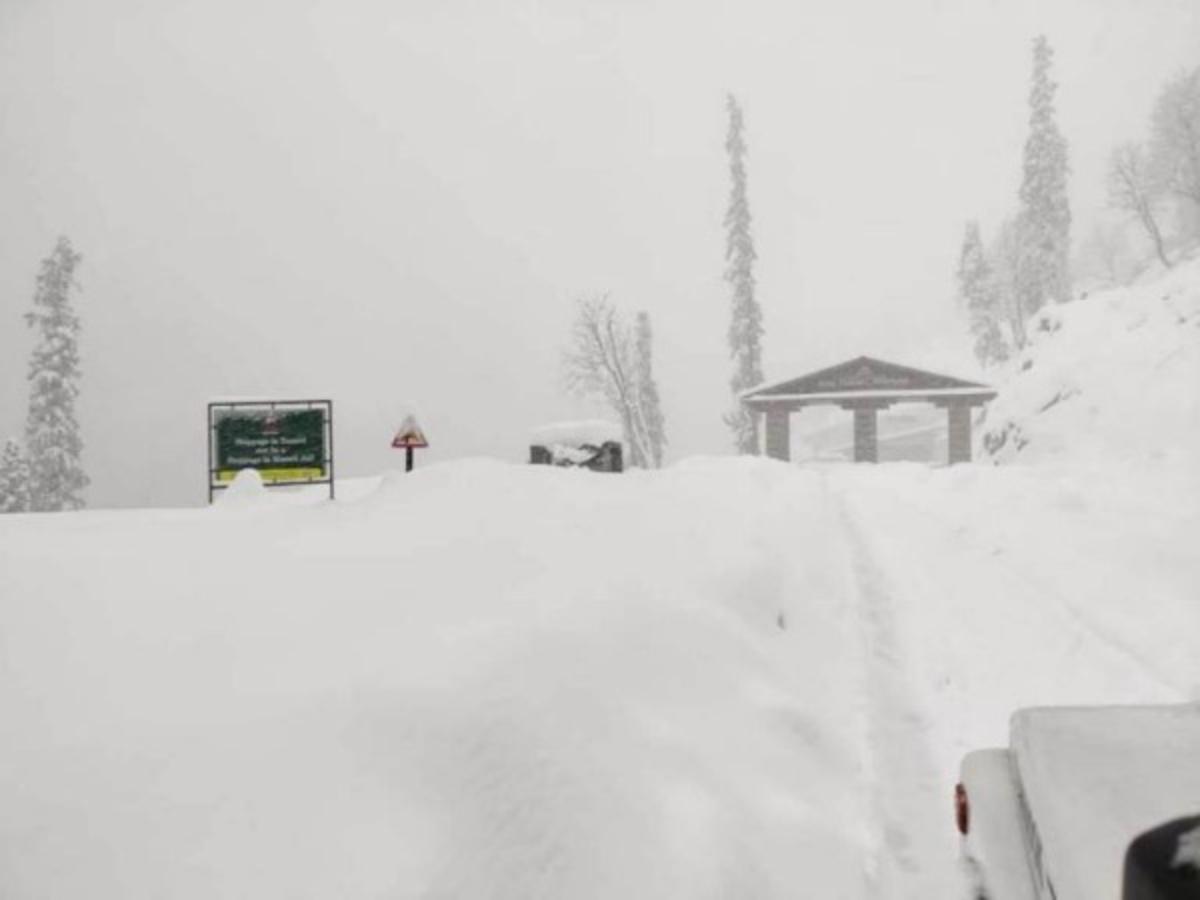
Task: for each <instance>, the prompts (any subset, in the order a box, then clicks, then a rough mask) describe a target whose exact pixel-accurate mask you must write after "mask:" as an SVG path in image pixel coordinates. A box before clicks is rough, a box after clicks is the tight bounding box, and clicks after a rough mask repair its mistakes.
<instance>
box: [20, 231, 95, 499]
mask: <svg viewBox="0 0 1200 900" xmlns="http://www.w3.org/2000/svg"><path fill="white" fill-rule="evenodd" d="M81 261H82V257H81V256H80V255H79V254H78V253H76V252H75V250H74V248H73V247H72V246H71V242H70V240H68V239H67V238H65V237H60V238H59V239H58V242H57V243H56V244H55V246H54V250H53V251H52V252H51V253H50V255H49V256H48V257H46V259H44V260H43V261H42V264H41V269H40V270H39V272H38V276H37V284H36V287H35V290H34V295H33V308H32V309H31V310H30V311H29V312H27V313H26V314H25V322H26V324H27V325H28V326H29V327H30V328H31V329H33V331H34V335H35V344H34V348H33V352H32V354H31V356H30V359H29V370H28V381H29V409H28V413H27V415H26V420H25V443H24V446H23V447H22V445H21V444H20V443H18V442H17V441H16V440H15V439H13V438H9V439H8V440H7V441H6V442H5V444H4V450H3V452H2V453H0V512H53V511H60V510H71V509H81V508H82V507H83V505H84V499H83V490H84V488H86V487H87V485H88V478H87V475H86V474H85V473H84V470H83V463H82V454H83V439H82V436H81V435H80V429H79V422H78V420H77V418H76V415H75V401H76V399H77V398H78V396H79V381H80V367H79V330H80V323H79V317H78V315H76V313H75V310H74V308H73V307H72V304H71V294H72V291H74V290H77V288H78V284H77V283H76V281H75V271H76V269H77V268H78V267H79V264H80V262H81Z"/></svg>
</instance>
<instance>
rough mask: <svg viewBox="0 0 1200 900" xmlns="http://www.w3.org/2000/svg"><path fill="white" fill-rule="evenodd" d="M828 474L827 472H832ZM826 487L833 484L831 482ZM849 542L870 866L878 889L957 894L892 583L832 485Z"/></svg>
mask: <svg viewBox="0 0 1200 900" xmlns="http://www.w3.org/2000/svg"><path fill="white" fill-rule="evenodd" d="M826 478H828V476H826ZM826 489H827V490H829V486H828V482H826ZM832 493H833V496H834V500H835V509H836V511H837V515H838V518H839V519H840V522H839V523H838V524H839V525H840V531H841V533H842V535H843V540H844V547H845V564H846V581H847V598H848V600H850V601H851V602H852V603H853V604H854V607H855V614H856V616H857V619H858V625H859V632H860V637H861V640H862V677H863V694H864V715H865V737H866V744H867V746H866V753H865V758H866V763H867V765H868V767H869V768H868V772H867V778H868V804H869V807H870V808H871V812H872V813H873V815H874V818H875V822H876V825H877V827H878V829H879V830H878V834H877V835H876V844H875V847H874V853H875V858H874V860H873V864H872V865H871V867H870V870H869V872H868V874H869V877H870V878H871V880H872V883H873V884H872V888H873V889H872V892H871V894H872V896H873V897H880V898H916V897H938V896H945V897H949V896H954V895H955V888H954V886H953V884H954V882H953V871H954V869H953V859H952V858H951V857H950V856H949V855H948V854H947V852H946V843H945V842H944V841H939V840H937V835H939V834H941V833H942V832H944V831H945V820H946V816H945V815H943V813H944V812H945V807H946V803H945V802H941V801H942V800H943V799H944V797H943V795H944V794H945V791H944V790H943V787H944V786H943V785H941V783H940V779H939V777H938V769H937V766H936V764H935V763H934V758H933V755H932V754H931V753H930V751H929V747H928V743H927V736H926V735H927V732H928V718H927V716H926V714H925V712H924V711H923V710H922V708H921V706H920V704H919V703H918V702H917V700H916V693H915V691H914V689H913V687H912V675H911V672H910V670H909V667H908V664H907V660H906V656H905V649H904V647H903V645H902V642H901V640H900V637H899V631H898V628H897V625H896V621H895V613H894V604H893V602H892V595H893V593H894V588H893V585H892V583H891V581H890V579H889V578H888V576H887V573H886V572H885V570H884V568H883V566H882V564H881V563H880V562H879V560H878V558H877V556H876V554H875V553H874V552H873V551H872V548H871V542H870V538H869V537H868V532H867V530H866V528H864V526H863V525H862V524H860V523H859V522H858V521H857V520H856V518H855V516H854V514H853V512H852V510H851V508H850V505H849V503H848V502H847V500H846V498H845V496H844V495H843V494H842V493H841V492H840V491H837V490H834V491H833V492H832Z"/></svg>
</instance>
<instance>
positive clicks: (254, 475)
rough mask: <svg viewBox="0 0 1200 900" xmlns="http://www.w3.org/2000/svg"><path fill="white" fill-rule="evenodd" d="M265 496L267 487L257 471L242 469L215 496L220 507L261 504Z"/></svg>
mask: <svg viewBox="0 0 1200 900" xmlns="http://www.w3.org/2000/svg"><path fill="white" fill-rule="evenodd" d="M266 496H267V487H266V485H265V484H264V483H263V479H262V475H260V474H259V472H258V469H242V470H241V471H240V472H238V473H237V475H235V476H234V477H233V481H231V482H229V486H228V487H227V488H225V490H223V491H221V492H220V493H219V494H218V495H217V497H216V502H217V503H219V504H220V505H221V506H251V505H254V504H257V503H261V502H262V501H263V499H264V498H265V497H266Z"/></svg>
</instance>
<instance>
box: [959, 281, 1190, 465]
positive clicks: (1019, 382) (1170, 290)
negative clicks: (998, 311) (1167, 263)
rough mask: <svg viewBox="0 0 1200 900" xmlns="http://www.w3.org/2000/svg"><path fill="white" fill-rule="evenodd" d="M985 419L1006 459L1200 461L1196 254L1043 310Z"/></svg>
mask: <svg viewBox="0 0 1200 900" xmlns="http://www.w3.org/2000/svg"><path fill="white" fill-rule="evenodd" d="M1032 334H1033V341H1032V344H1031V346H1030V347H1028V348H1027V349H1026V351H1025V352H1024V353H1023V354H1022V355H1021V356H1020V357H1019V358H1017V359H1016V360H1014V361H1013V362H1012V363H1011V364H1010V365H1009V366H1008V367H1007V368H1006V369H1005V370H1004V371H1003V372H1002V374H1001V376H1000V378H999V379H998V381H997V383H998V385H999V387H1000V396H999V397H998V398H997V399H996V401H995V402H993V403H992V404H991V405H990V406H989V407H988V409H987V412H986V416H985V418H984V421H983V427H982V428H981V429H980V432H981V434H980V435H979V447H980V450H981V451H982V454H983V456H984V457H986V458H989V459H991V460H993V461H995V462H1000V463H1013V462H1019V463H1033V462H1039V463H1043V462H1067V461H1072V462H1081V463H1103V462H1119V463H1123V464H1133V465H1141V464H1150V465H1155V466H1159V465H1163V464H1173V465H1184V466H1188V465H1190V466H1192V467H1195V466H1196V460H1197V459H1200V390H1198V387H1200V258H1196V259H1192V260H1191V261H1189V262H1185V263H1183V264H1181V265H1179V266H1177V267H1176V268H1174V269H1173V270H1171V271H1169V272H1166V273H1162V272H1155V273H1154V274H1153V275H1151V276H1147V277H1145V278H1144V279H1143V280H1142V282H1141V283H1139V284H1136V285H1133V286H1130V287H1122V288H1111V289H1107V290H1098V291H1095V292H1093V293H1091V294H1089V295H1088V296H1086V297H1085V298H1083V299H1081V300H1078V301H1076V302H1074V303H1069V304H1066V305H1064V306H1059V307H1054V308H1052V309H1049V310H1047V311H1045V312H1044V314H1043V315H1042V316H1041V317H1040V319H1039V320H1038V321H1037V323H1036V326H1035V328H1034V329H1033V332H1032Z"/></svg>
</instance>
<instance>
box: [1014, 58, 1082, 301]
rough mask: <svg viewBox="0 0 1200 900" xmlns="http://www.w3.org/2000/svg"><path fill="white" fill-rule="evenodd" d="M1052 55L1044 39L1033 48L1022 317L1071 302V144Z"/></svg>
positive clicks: (1021, 225) (1021, 222) (1020, 218)
mask: <svg viewBox="0 0 1200 900" xmlns="http://www.w3.org/2000/svg"><path fill="white" fill-rule="evenodd" d="M1053 58H1054V51H1053V50H1052V49H1051V48H1050V43H1049V42H1048V41H1047V40H1046V38H1045V36H1044V35H1039V36H1038V37H1037V38H1035V39H1034V42H1033V86H1032V87H1031V88H1030V91H1029V136H1028V137H1027V138H1026V140H1025V157H1024V168H1023V174H1022V178H1021V192H1020V198H1021V205H1020V211H1019V212H1018V214H1017V229H1018V234H1019V240H1020V246H1021V256H1022V260H1021V267H1020V269H1021V284H1020V288H1019V296H1020V304H1021V313H1022V315H1024V316H1026V317H1028V316H1032V315H1033V314H1034V313H1036V312H1037V311H1038V310H1039V309H1041V308H1042V306H1043V305H1045V304H1046V303H1047V302H1056V303H1064V302H1066V301H1067V300H1068V299H1070V291H1071V285H1070V272H1069V270H1068V256H1069V252H1070V238H1071V209H1070V206H1069V204H1068V200H1067V173H1068V165H1067V142H1066V139H1065V138H1064V137H1063V136H1062V133H1061V132H1060V131H1059V130H1058V124H1057V122H1056V121H1055V114H1054V93H1055V91H1056V90H1057V87H1058V86H1057V85H1056V84H1055V83H1054V81H1052V80H1051V78H1050V63H1051V62H1052V61H1053Z"/></svg>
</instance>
